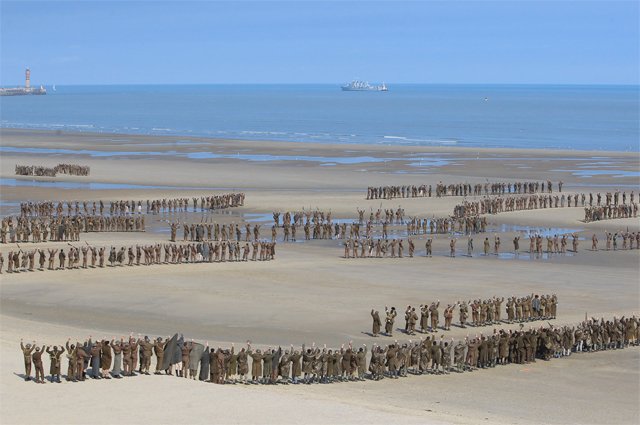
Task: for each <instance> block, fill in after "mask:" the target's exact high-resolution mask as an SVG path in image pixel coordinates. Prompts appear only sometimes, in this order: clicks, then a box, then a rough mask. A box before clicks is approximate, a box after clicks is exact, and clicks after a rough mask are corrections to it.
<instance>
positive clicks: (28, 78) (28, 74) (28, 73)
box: [24, 68, 31, 89]
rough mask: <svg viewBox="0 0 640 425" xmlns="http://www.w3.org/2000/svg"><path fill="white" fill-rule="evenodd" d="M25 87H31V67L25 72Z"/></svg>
mask: <svg viewBox="0 0 640 425" xmlns="http://www.w3.org/2000/svg"><path fill="white" fill-rule="evenodd" d="M24 87H25V88H26V89H30V88H31V70H30V69H29V68H27V70H26V71H25V72H24Z"/></svg>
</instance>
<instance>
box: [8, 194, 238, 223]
mask: <svg viewBox="0 0 640 425" xmlns="http://www.w3.org/2000/svg"><path fill="white" fill-rule="evenodd" d="M244 198H245V194H244V193H225V194H222V195H209V196H201V197H193V198H191V204H192V205H193V212H196V211H197V210H198V208H200V211H202V212H204V211H206V210H217V209H225V208H234V207H239V206H242V205H244ZM107 204H108V210H107ZM188 208H189V198H174V199H167V198H163V199H147V200H146V201H145V200H142V201H126V200H119V201H103V200H99V201H82V202H81V201H58V202H53V201H42V202H22V203H20V214H21V215H23V216H32V217H33V216H47V217H48V216H52V215H68V216H70V215H79V214H84V215H94V216H95V215H105V210H107V211H108V214H109V215H135V214H143V211H144V213H145V214H160V213H163V214H164V213H169V214H172V213H178V212H187V211H188Z"/></svg>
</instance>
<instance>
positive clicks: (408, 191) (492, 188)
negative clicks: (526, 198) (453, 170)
mask: <svg viewBox="0 0 640 425" xmlns="http://www.w3.org/2000/svg"><path fill="white" fill-rule="evenodd" d="M562 184H563V183H562V181H560V182H558V183H557V187H558V192H562ZM552 192H553V183H551V181H547V183H546V186H545V182H491V183H489V182H487V183H478V184H473V185H472V184H470V183H451V184H444V183H442V182H440V183H438V184H436V185H435V188H434V187H433V186H432V185H430V184H429V185H427V184H421V185H404V186H377V187H376V186H369V187H368V188H367V199H394V198H424V197H428V198H431V196H432V195H433V196H435V197H438V198H440V197H443V196H482V195H485V196H488V195H507V194H526V193H552Z"/></svg>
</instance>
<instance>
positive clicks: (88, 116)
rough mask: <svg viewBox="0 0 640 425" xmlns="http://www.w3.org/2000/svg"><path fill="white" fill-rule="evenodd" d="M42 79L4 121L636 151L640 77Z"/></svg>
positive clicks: (95, 128) (261, 136) (113, 129)
mask: <svg viewBox="0 0 640 425" xmlns="http://www.w3.org/2000/svg"><path fill="white" fill-rule="evenodd" d="M389 87H390V91H389V92H386V93H383V92H342V91H341V90H340V87H339V86H337V85H336V86H334V85H202V86H200V85H184V86H175V85H173V86H172V85H159V86H154V85H139V86H135V85H134V86H58V87H56V91H53V90H52V88H51V87H48V90H49V93H48V94H47V95H46V96H20V97H2V98H0V126H2V127H11V128H32V129H49V130H65V131H74V130H75V131H90V132H103V133H131V134H145V135H176V136H207V137H222V138H238V139H251V140H280V141H302V142H323V143H362V144H386V145H397V144H403V145H412V144H413V145H451V146H477V147H511V148H552V149H577V150H590V149H595V150H616V151H640V142H639V140H640V124H639V118H638V117H639V116H640V100H639V99H640V89H639V87H638V86H538V85H535V86H534V85H532V86H512V85H504V86H503V85H486V86H484V85H393V84H390V85H389Z"/></svg>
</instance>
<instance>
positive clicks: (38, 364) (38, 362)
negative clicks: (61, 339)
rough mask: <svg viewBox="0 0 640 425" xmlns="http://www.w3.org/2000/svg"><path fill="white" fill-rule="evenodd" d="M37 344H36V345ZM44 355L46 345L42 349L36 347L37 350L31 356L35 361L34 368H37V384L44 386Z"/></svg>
mask: <svg viewBox="0 0 640 425" xmlns="http://www.w3.org/2000/svg"><path fill="white" fill-rule="evenodd" d="M34 344H35V343H34ZM43 353H44V345H43V346H42V348H40V347H36V350H35V351H34V352H33V354H32V355H31V358H32V360H33V366H35V368H36V379H35V382H36V383H40V384H44V366H43V364H42V354H43Z"/></svg>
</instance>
